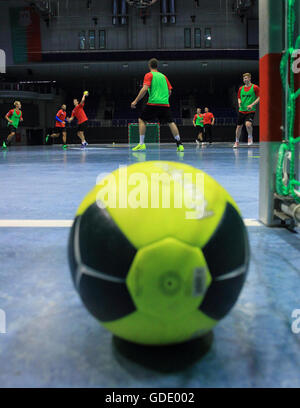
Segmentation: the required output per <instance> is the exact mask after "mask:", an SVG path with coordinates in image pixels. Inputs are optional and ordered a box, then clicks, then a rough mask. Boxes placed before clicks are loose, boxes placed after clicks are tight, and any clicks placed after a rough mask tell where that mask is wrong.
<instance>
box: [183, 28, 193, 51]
mask: <svg viewBox="0 0 300 408" xmlns="http://www.w3.org/2000/svg"><path fill="white" fill-rule="evenodd" d="M191 46H192V34H191V29H190V28H185V29H184V48H191Z"/></svg>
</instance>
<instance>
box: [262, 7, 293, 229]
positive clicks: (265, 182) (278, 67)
mask: <svg viewBox="0 0 300 408" xmlns="http://www.w3.org/2000/svg"><path fill="white" fill-rule="evenodd" d="M291 13H292V14H291ZM299 16H300V0H260V1H259V36H260V38H259V43H260V98H261V99H260V175H259V184H260V186H259V219H260V221H262V222H263V223H264V224H265V225H267V226H276V225H282V224H283V223H285V220H287V222H289V220H288V218H289V217H287V216H286V214H285V213H284V212H283V210H281V207H282V205H281V203H279V204H278V196H280V194H278V186H277V185H278V169H279V166H278V163H279V158H280V154H279V153H280V150H282V147H285V146H284V144H285V145H286V150H289V149H290V145H291V142H292V144H293V145H294V150H295V154H294V156H293V157H295V158H296V160H293V163H292V161H290V162H289V163H288V164H292V165H293V166H294V168H293V170H295V177H296V178H297V173H298V169H299V167H298V160H297V159H298V155H299V143H294V142H296V138H297V137H298V136H299V135H300V120H299V116H300V115H299V99H298V101H296V105H295V106H294V107H293V109H291V106H293V105H291V100H292V99H293V98H294V96H296V93H295V94H294V93H293V92H292V91H289V89H293V88H294V85H295V89H296V90H297V89H298V88H299V86H300V74H299V73H295V75H294V76H293V78H292V80H290V79H291V70H290V68H291V67H290V63H291V58H292V56H291V57H290V58H289V56H288V55H287V53H289V52H290V49H291V48H290V47H291V45H290V43H292V44H293V46H294V44H295V43H296V39H297V37H298V36H299V26H300V25H299V19H300V18H299ZM293 19H295V24H294V32H293V33H292V32H291V22H293ZM283 72H284V78H285V80H284V81H283V80H282V78H283V76H282V75H283ZM292 111H293V112H292ZM293 115H295V120H294V119H293ZM291 127H292V128H293V129H294V130H293V131H291ZM292 134H293V137H291V136H292ZM291 139H293V140H291ZM288 153H289V152H288ZM287 158H288V155H286V157H285V162H286V163H287V162H288V160H287ZM285 173H286V174H287V173H288V172H287V171H286V172H285ZM293 173H294V172H293ZM290 176H291V175H290ZM292 177H293V178H294V174H292ZM283 181H284V182H285V180H283ZM287 195H288V194H287ZM291 198H292V197H291ZM287 199H288V197H287Z"/></svg>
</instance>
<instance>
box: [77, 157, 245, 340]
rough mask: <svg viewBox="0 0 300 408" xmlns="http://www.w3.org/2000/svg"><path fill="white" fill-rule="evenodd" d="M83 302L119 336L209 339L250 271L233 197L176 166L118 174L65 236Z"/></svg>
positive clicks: (93, 195) (138, 167) (150, 165)
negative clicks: (207, 336)
mask: <svg viewBox="0 0 300 408" xmlns="http://www.w3.org/2000/svg"><path fill="white" fill-rule="evenodd" d="M69 263H70V267H71V272H72V279H73V282H74V285H75V288H76V290H77V292H78V293H79V295H80V297H81V299H82V301H83V303H84V305H85V306H86V307H87V309H88V310H89V311H90V313H91V314H92V315H93V316H95V317H96V318H97V319H98V320H99V321H100V322H101V324H102V325H103V326H104V327H106V328H107V329H108V330H110V331H111V332H112V333H114V334H115V335H116V336H118V337H121V338H123V339H126V340H128V341H131V342H134V343H139V344H145V345H165V344H174V343H180V342H184V341H187V340H190V339H192V338H195V337H198V336H201V335H203V334H205V333H207V332H209V331H210V330H211V329H212V328H213V327H214V326H215V325H216V324H217V323H218V321H219V320H220V319H222V318H223V317H224V316H225V315H226V314H227V313H228V312H229V311H230V309H231V308H232V307H233V305H234V304H235V302H236V301H237V298H238V296H239V294H240V291H241V289H242V287H243V284H244V281H245V278H246V274H247V270H248V264H249V244H248V237H247V231H246V228H245V226H244V222H243V220H242V218H241V215H240V212H239V209H238V207H237V205H236V204H235V202H234V200H233V199H232V198H231V196H230V195H229V194H228V193H227V191H226V190H225V189H224V188H223V187H221V186H220V185H219V184H218V183H217V182H216V181H215V180H214V179H213V178H212V177H210V176H208V175H207V174H206V173H204V172H202V171H201V170H198V169H195V168H194V167H191V166H188V165H185V164H182V163H173V162H158V161H157V162H146V163H137V164H133V165H131V166H129V167H120V168H119V169H118V170H116V171H114V172H112V173H110V174H109V175H108V176H106V177H105V178H104V179H102V180H101V181H100V182H99V183H98V184H97V185H96V186H95V188H94V189H93V190H92V191H91V192H90V193H89V194H88V195H87V196H86V197H85V199H84V200H83V202H82V203H81V205H80V207H79V209H78V211H77V214H76V218H75V221H74V224H73V227H72V230H71V233H70V238H69Z"/></svg>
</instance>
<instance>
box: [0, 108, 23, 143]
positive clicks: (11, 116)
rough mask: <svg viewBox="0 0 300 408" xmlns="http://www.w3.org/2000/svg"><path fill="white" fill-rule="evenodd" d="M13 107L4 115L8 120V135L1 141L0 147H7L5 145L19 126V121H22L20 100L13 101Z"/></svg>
mask: <svg viewBox="0 0 300 408" xmlns="http://www.w3.org/2000/svg"><path fill="white" fill-rule="evenodd" d="M14 107H15V109H11V110H10V111H9V112H8V113H7V114H6V115H5V119H6V120H7V121H8V124H7V126H8V130H9V135H8V136H7V139H6V140H5V141H3V144H2V148H3V149H7V147H8V146H9V144H10V141H11V139H12V138H13V137H14V136H15V134H16V130H17V129H18V127H19V123H20V122H23V116H22V111H21V107H22V106H21V102H20V101H15V102H14Z"/></svg>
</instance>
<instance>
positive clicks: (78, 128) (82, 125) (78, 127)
mask: <svg viewBox="0 0 300 408" xmlns="http://www.w3.org/2000/svg"><path fill="white" fill-rule="evenodd" d="M86 128H87V120H86V121H85V122H83V123H80V125H78V126H77V132H84V131H85V129H86Z"/></svg>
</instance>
